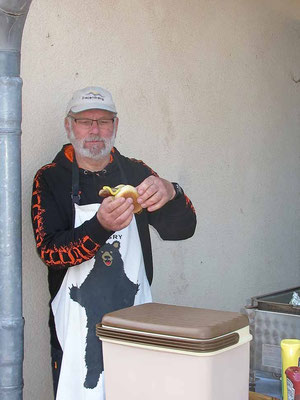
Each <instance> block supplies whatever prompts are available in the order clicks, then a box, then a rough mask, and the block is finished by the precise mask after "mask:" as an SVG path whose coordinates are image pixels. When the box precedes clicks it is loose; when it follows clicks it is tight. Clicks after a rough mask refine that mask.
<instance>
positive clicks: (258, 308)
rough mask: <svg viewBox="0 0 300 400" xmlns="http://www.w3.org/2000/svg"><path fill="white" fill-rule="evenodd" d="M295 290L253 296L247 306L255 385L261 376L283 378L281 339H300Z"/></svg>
mask: <svg viewBox="0 0 300 400" xmlns="http://www.w3.org/2000/svg"><path fill="white" fill-rule="evenodd" d="M293 292H297V293H298V294H299V293H300V287H295V288H290V289H287V290H284V291H280V292H273V293H269V294H265V295H261V296H256V297H252V298H251V305H249V306H246V307H245V309H246V312H247V314H248V318H249V324H250V332H251V334H252V336H253V340H252V342H251V344H250V385H252V386H255V383H256V381H257V379H256V378H257V376H264V377H269V378H272V379H277V380H279V379H280V377H281V349H280V342H281V340H282V339H286V338H296V339H299V338H300V306H292V305H290V304H289V302H290V300H291V298H292V295H293Z"/></svg>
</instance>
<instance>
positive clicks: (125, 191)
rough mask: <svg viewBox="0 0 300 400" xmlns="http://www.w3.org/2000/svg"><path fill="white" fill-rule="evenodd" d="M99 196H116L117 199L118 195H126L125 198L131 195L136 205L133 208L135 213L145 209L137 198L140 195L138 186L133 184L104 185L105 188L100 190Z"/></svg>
mask: <svg viewBox="0 0 300 400" xmlns="http://www.w3.org/2000/svg"><path fill="white" fill-rule="evenodd" d="M99 196H101V197H108V196H114V197H115V198H116V199H117V198H118V197H125V199H127V198H129V197H131V198H132V200H133V205H134V209H133V212H134V214H136V213H140V212H141V211H142V210H143V208H142V207H141V205H140V204H139V203H138V202H137V198H138V196H139V195H138V192H137V190H136V188H135V187H134V186H131V185H118V186H116V187H114V188H111V187H109V186H103V188H102V189H101V190H100V192H99Z"/></svg>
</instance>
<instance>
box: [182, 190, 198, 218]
mask: <svg viewBox="0 0 300 400" xmlns="http://www.w3.org/2000/svg"><path fill="white" fill-rule="evenodd" d="M184 197H185V204H186V206H187V207H190V209H191V210H192V211H193V213H194V214H196V210H195V208H194V206H193V204H192V202H191V200H190V199H189V198H188V197H187V195H186V194H185V195H184Z"/></svg>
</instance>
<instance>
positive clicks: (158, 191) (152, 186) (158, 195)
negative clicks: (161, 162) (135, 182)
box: [136, 175, 175, 212]
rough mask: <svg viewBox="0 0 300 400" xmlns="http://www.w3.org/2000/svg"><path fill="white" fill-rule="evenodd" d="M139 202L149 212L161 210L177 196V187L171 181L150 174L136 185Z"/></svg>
mask: <svg viewBox="0 0 300 400" xmlns="http://www.w3.org/2000/svg"><path fill="white" fill-rule="evenodd" d="M136 189H137V191H138V194H139V197H138V199H137V201H138V203H140V205H141V206H142V207H143V208H147V210H148V211H149V212H152V211H156V210H159V209H160V208H161V207H162V206H164V205H165V204H166V203H167V202H168V201H170V200H172V199H173V198H174V197H175V189H174V187H173V185H172V183H171V182H169V181H167V180H166V179H163V178H159V177H157V176H153V175H151V176H148V178H146V179H145V180H144V181H143V182H142V183H140V184H139V186H137V187H136Z"/></svg>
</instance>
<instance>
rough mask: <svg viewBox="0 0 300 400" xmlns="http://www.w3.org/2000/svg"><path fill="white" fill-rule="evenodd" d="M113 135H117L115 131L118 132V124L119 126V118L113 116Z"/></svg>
mask: <svg viewBox="0 0 300 400" xmlns="http://www.w3.org/2000/svg"><path fill="white" fill-rule="evenodd" d="M115 118H116V120H115V136H117V132H118V126H119V118H118V117H115Z"/></svg>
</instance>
